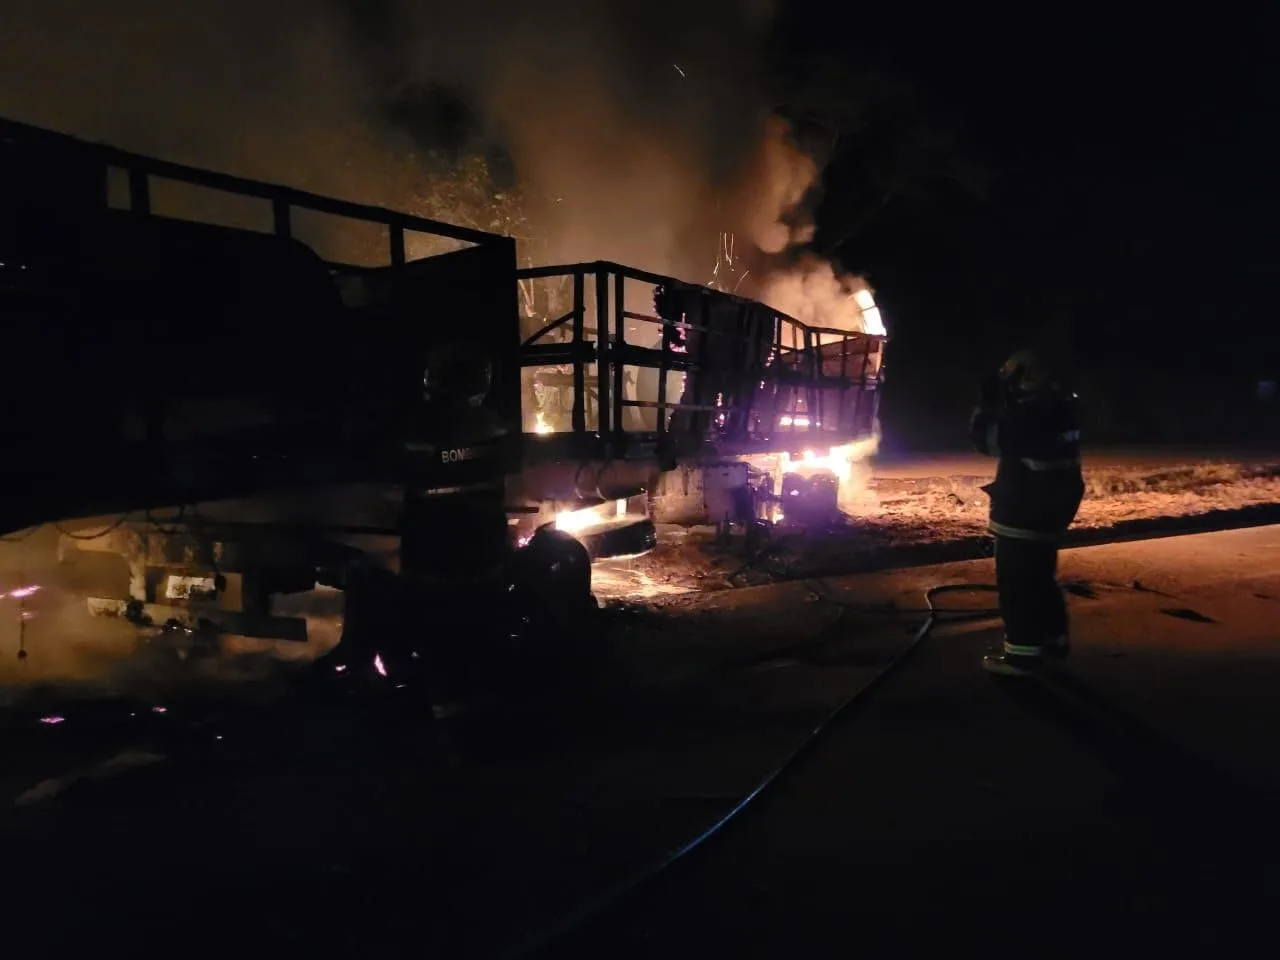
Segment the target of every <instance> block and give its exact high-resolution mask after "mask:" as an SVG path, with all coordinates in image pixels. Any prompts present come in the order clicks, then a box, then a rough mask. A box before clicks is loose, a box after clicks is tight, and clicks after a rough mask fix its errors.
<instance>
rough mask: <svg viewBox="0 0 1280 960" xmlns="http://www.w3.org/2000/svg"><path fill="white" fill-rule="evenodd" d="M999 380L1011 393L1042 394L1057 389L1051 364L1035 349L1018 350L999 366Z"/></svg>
mask: <svg viewBox="0 0 1280 960" xmlns="http://www.w3.org/2000/svg"><path fill="white" fill-rule="evenodd" d="M1000 382H1001V383H1003V384H1004V386H1005V388H1006V389H1007V390H1009V391H1010V392H1012V393H1020V394H1043V393H1054V392H1056V391H1057V390H1058V389H1059V384H1058V377H1057V374H1056V373H1055V371H1054V369H1053V367H1052V365H1051V364H1050V363H1049V362H1048V361H1047V360H1046V359H1045V358H1044V355H1043V354H1041V353H1040V352H1039V351H1037V350H1019V351H1018V352H1017V353H1015V354H1014V355H1013V356H1011V357H1010V358H1009V359H1008V360H1006V361H1005V362H1004V365H1003V366H1002V367H1001V368H1000Z"/></svg>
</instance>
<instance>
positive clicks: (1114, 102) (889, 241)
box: [789, 5, 1280, 439]
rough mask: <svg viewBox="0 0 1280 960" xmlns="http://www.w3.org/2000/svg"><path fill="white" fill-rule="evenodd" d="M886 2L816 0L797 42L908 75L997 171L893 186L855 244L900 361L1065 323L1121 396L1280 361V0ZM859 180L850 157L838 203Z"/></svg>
mask: <svg viewBox="0 0 1280 960" xmlns="http://www.w3.org/2000/svg"><path fill="white" fill-rule="evenodd" d="M802 6H803V5H802ZM860 6H861V5H860ZM878 7H879V8H877V7H870V8H868V7H862V9H860V10H858V11H857V13H856V16H855V14H854V13H853V12H852V11H850V12H849V13H848V14H847V17H846V20H845V22H844V23H841V22H840V21H839V20H838V19H837V20H832V19H831V17H830V15H828V16H827V18H826V19H825V20H823V21H822V22H823V29H822V30H820V31H814V30H812V29H811V28H808V29H806V27H805V25H804V24H805V21H806V18H805V16H804V14H803V13H802V12H801V11H800V9H799V8H796V9H795V11H794V13H793V14H792V15H791V16H790V18H789V19H790V22H791V23H792V24H793V25H795V27H794V29H793V30H792V36H791V39H790V41H789V42H790V43H791V45H792V46H793V48H794V49H795V50H797V51H801V50H804V49H805V48H809V47H818V48H825V50H826V52H828V53H833V52H836V51H838V50H839V49H841V48H842V47H847V49H848V50H849V55H850V56H855V57H868V58H870V59H872V60H873V61H875V62H877V63H879V64H881V65H882V66H883V67H884V68H885V69H887V70H890V71H893V72H895V73H897V74H900V75H902V76H903V77H905V78H907V79H908V80H909V81H910V82H911V83H912V84H913V85H914V86H915V87H916V88H917V89H918V91H919V93H920V95H921V97H922V99H923V100H925V101H927V103H928V104H929V108H930V109H931V110H933V111H936V113H937V115H938V116H940V117H942V118H944V119H946V120H948V121H956V122H958V124H959V126H960V127H961V128H962V129H963V131H964V134H965V138H966V141H967V145H968V148H969V149H971V150H972V151H973V154H974V156H976V157H977V158H979V160H980V162H981V164H982V165H983V166H984V168H985V169H986V171H987V173H988V175H989V178H990V179H989V181H988V183H987V186H986V189H985V191H983V195H982V196H976V195H974V194H972V193H970V192H966V191H962V190H958V189H955V188H952V187H949V186H947V185H945V184H944V185H940V186H939V187H937V188H936V189H933V190H931V191H930V192H931V197H930V198H929V200H928V201H927V202H901V203H899V202H895V201H890V203H889V204H888V205H886V206H885V207H884V209H883V210H882V211H881V213H880V214H879V215H878V216H877V217H876V218H875V219H874V220H872V221H871V222H870V223H869V224H868V226H867V227H866V228H865V229H864V230H863V231H862V232H861V233H860V234H859V236H858V237H857V238H856V239H855V240H853V241H851V242H849V243H846V244H845V245H843V246H842V248H841V250H840V253H841V255H842V257H843V258H844V259H845V261H846V262H847V263H848V265H849V266H851V267H855V268H858V269H863V270H865V271H867V272H868V273H869V275H870V276H871V279H872V281H873V283H875V285H876V286H877V288H878V289H879V291H880V296H881V301H882V303H883V304H884V306H885V307H886V312H887V314H888V316H889V317H890V323H891V324H892V329H891V331H890V332H891V335H892V336H893V337H894V343H893V347H892V349H893V351H894V352H893V353H891V355H890V356H891V358H893V359H894V360H896V369H898V370H899V371H901V370H902V369H903V368H904V365H905V368H906V370H907V371H908V373H910V374H911V375H912V376H913V377H917V376H920V375H923V373H924V372H925V371H934V372H937V371H939V370H943V368H950V369H954V368H957V367H959V368H966V367H968V366H969V365H971V364H973V365H982V364H991V363H996V362H998V361H999V359H1000V354H1001V353H1002V352H1006V351H1007V350H1009V349H1012V348H1015V347H1017V346H1018V345H1019V344H1020V343H1021V342H1024V341H1028V340H1034V339H1038V338H1046V339H1047V342H1049V343H1052V344H1056V345H1064V346H1063V349H1064V351H1065V352H1066V353H1068V354H1069V355H1070V356H1071V357H1072V358H1073V361H1072V362H1074V363H1075V364H1076V365H1077V366H1079V367H1083V369H1084V370H1085V372H1086V373H1087V374H1088V375H1089V376H1092V378H1093V382H1097V383H1099V384H1105V385H1106V386H1107V389H1108V392H1109V393H1110V394H1113V395H1114V394H1116V392H1117V391H1119V392H1120V393H1123V391H1124V380H1125V378H1126V377H1133V376H1136V377H1137V378H1138V379H1141V378H1142V377H1144V376H1146V375H1147V374H1148V372H1149V371H1160V372H1167V373H1169V374H1170V375H1172V374H1175V373H1176V374H1179V375H1180V374H1185V373H1204V372H1212V373H1214V374H1215V375H1218V374H1221V375H1223V376H1229V375H1232V374H1238V376H1239V379H1240V380H1241V381H1244V380H1246V379H1247V380H1250V381H1252V382H1255V383H1256V380H1257V379H1260V378H1263V377H1266V376H1271V377H1275V376H1277V375H1280V334H1278V333H1277V331H1276V325H1275V319H1274V316H1273V315H1274V312H1275V309H1276V308H1275V307H1274V306H1273V298H1274V293H1273V291H1274V290H1275V289H1276V281H1277V280H1280V270H1278V269H1277V265H1278V262H1280V240H1278V239H1277V230H1276V223H1277V214H1280V200H1278V199H1277V196H1278V193H1280V191H1278V189H1277V183H1276V171H1278V170H1280V130H1278V129H1277V122H1276V121H1277V117H1278V116H1280V113H1278V112H1277V110H1278V108H1280V79H1278V77H1277V72H1276V67H1275V57H1274V49H1272V48H1271V45H1272V44H1273V42H1274V38H1275V36H1276V35H1277V34H1276V32H1275V28H1276V26H1277V18H1276V16H1275V15H1274V14H1269V15H1264V14H1262V13H1253V14H1249V15H1236V16H1231V17H1223V18H1222V19H1220V20H1215V21H1210V20H1206V19H1196V20H1191V19H1185V18H1184V19H1178V18H1177V17H1174V16H1171V15H1160V16H1155V15H1152V16H1148V17H1142V18H1135V17H1134V15H1132V14H1125V13H1118V12H1115V11H1113V12H1112V13H1110V14H1108V15H1106V16H1101V17H1100V16H1091V15H1086V14H1085V13H1084V12H1083V11H1081V10H1080V9H1079V8H1075V9H1073V8H1065V7H1064V8H1062V9H1063V10H1064V12H1065V11H1070V16H1061V15H1060V16H1056V17H1055V16H1052V15H1051V14H1050V13H1049V12H1048V11H1049V8H1039V7H1035V8H1031V7H1028V8H1026V9H1027V13H1026V14H1025V15H1024V16H1023V18H1021V19H1019V18H1013V17H1010V16H1009V15H1008V14H1007V13H1003V14H1001V13H987V14H983V13H979V12H974V11H972V10H963V9H960V7H959V5H948V6H946V7H942V6H939V7H938V8H937V9H930V10H929V12H928V13H927V15H926V14H925V13H924V12H923V11H918V10H907V9H904V8H902V7H900V6H889V5H878ZM938 10H949V12H943V13H939V12H938ZM815 16H816V15H815ZM1126 18H1127V19H1126ZM840 176H841V173H840V162H839V161H837V164H836V166H835V167H834V168H833V169H832V171H831V172H830V175H829V178H830V180H831V190H830V191H829V193H830V194H831V200H830V202H831V203H833V204H838V202H839V199H838V195H839V193H840V188H841V184H840V183H839V179H840ZM828 214H829V215H830V216H835V217H838V215H839V211H836V210H829V211H828ZM820 223H821V217H820ZM895 321H896V322H895ZM971 332H972V333H974V334H976V335H975V336H970V333H971ZM1133 371H1136V374H1135V373H1133ZM944 372H945V371H944ZM966 374H967V371H966ZM963 375H965V374H959V373H957V374H956V375H955V376H953V377H951V378H950V384H951V385H949V386H947V387H942V386H939V388H938V389H939V390H949V391H950V392H951V393H952V394H954V391H955V390H956V389H957V386H956V385H958V384H959V383H960V382H961V381H962V377H963ZM972 375H974V376H976V372H975V373H973V374H972ZM941 379H942V380H943V381H946V380H948V378H947V377H946V376H943V377H942V378H941ZM891 380H892V368H891ZM890 387H891V393H890V396H891V397H893V399H894V400H895V401H898V403H897V406H899V407H900V408H902V409H903V410H905V409H906V407H911V408H912V413H911V414H910V415H911V416H916V417H918V416H922V415H924V414H925V412H926V411H925V410H924V407H927V406H929V402H928V401H926V400H920V401H919V403H912V404H906V405H904V404H902V403H901V402H900V401H901V400H902V389H901V388H900V387H899V388H898V390H897V391H896V394H895V393H894V391H893V390H892V388H893V387H894V384H893V383H891V384H890ZM1113 402H1114V403H1121V401H1113ZM953 404H954V398H953V396H947V395H939V396H937V397H936V402H935V404H934V405H935V406H937V407H939V408H941V407H942V406H950V405H953ZM917 408H919V409H918V410H917ZM889 419H890V420H892V419H893V416H892V411H890V416H889ZM900 419H901V418H900ZM1112 419H1118V417H1116V416H1113V417H1112ZM1152 439H1164V438H1157V437H1152Z"/></svg>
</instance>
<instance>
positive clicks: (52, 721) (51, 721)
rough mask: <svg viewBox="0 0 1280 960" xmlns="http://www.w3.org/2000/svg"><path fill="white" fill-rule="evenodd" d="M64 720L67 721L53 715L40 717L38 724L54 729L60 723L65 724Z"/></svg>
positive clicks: (64, 718)
mask: <svg viewBox="0 0 1280 960" xmlns="http://www.w3.org/2000/svg"><path fill="white" fill-rule="evenodd" d="M66 719H67V718H66V717H60V716H58V715H57V714H56V713H55V714H52V715H51V716H48V717H41V718H40V722H41V723H45V724H48V725H49V726H51V727H55V726H57V725H58V724H60V723H65V722H66Z"/></svg>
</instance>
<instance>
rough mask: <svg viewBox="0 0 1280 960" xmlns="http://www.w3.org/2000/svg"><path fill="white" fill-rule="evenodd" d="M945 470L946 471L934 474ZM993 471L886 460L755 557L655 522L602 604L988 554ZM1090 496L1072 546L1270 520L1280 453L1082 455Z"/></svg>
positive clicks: (978, 463)
mask: <svg viewBox="0 0 1280 960" xmlns="http://www.w3.org/2000/svg"><path fill="white" fill-rule="evenodd" d="M931 468H937V470H938V471H946V472H945V473H939V474H938V475H931V474H933V473H935V470H934V469H931ZM993 475H994V464H993V462H992V461H990V460H988V459H985V458H977V457H959V456H957V457H951V458H942V459H939V460H937V461H936V462H934V463H930V462H929V461H924V462H915V463H911V464H902V463H896V464H891V465H886V467H885V468H884V469H883V470H877V471H875V473H874V474H873V476H872V478H871V480H870V482H869V484H868V486H867V488H866V490H865V491H863V493H862V494H861V496H859V497H858V498H857V505H856V507H855V508H854V509H853V510H852V511H851V512H850V513H849V514H848V515H845V516H843V517H841V518H839V520H838V521H837V522H834V523H832V524H831V525H830V526H828V527H827V528H826V529H812V528H802V527H798V526H792V525H789V524H788V523H787V522H786V521H784V522H783V523H782V524H779V525H778V526H777V528H776V529H775V541H774V543H773V544H772V545H771V546H770V548H769V549H768V550H766V551H765V553H764V554H762V555H759V556H756V557H754V558H753V557H749V556H748V555H747V553H746V550H745V546H744V543H743V541H742V539H741V537H735V538H732V539H730V540H728V541H718V540H717V539H716V538H715V534H714V531H713V530H711V529H709V528H706V527H692V528H684V527H675V526H664V527H660V528H659V536H658V541H659V545H658V547H657V549H655V550H653V551H652V552H650V553H649V554H646V555H645V556H643V557H639V558H636V559H632V560H623V561H606V562H604V563H600V564H597V565H596V574H595V584H596V594H597V596H598V597H600V598H602V599H605V600H627V599H631V600H642V599H643V600H654V599H660V598H662V597H669V596H672V595H678V594H681V593H686V592H690V591H695V590H698V591H701V590H716V589H726V588H730V587H738V586H742V585H744V584H758V583H767V582H772V581H775V580H779V579H787V578H792V577H796V576H806V575H814V574H823V575H827V574H836V573H841V572H856V571H860V570H869V569H876V568H878V567H887V566H894V565H902V564H904V563H906V564H910V563H921V562H944V561H948V560H957V559H964V558H968V557H979V556H983V555H984V554H985V553H986V552H987V551H988V550H989V544H988V543H987V541H986V521H987V508H988V499H987V495H986V494H985V493H984V492H983V491H982V489H981V487H982V486H983V485H984V484H986V483H988V482H990V480H991V478H992V476H993ZM1085 483H1086V492H1085V500H1084V503H1083V504H1082V505H1081V508H1080V513H1079V516H1078V518H1077V520H1076V523H1075V526H1074V528H1073V537H1075V538H1076V541H1075V542H1102V541H1104V540H1106V539H1108V538H1109V537H1112V536H1122V535H1126V534H1127V533H1129V532H1130V531H1133V530H1139V529H1142V528H1144V527H1146V526H1149V525H1159V524H1163V523H1165V522H1166V521H1172V520H1178V521H1187V520H1192V519H1195V518H1205V519H1206V520H1207V519H1209V518H1213V517H1220V518H1221V520H1222V524H1221V525H1222V526H1230V525H1232V518H1233V516H1235V517H1250V518H1253V517H1255V516H1256V517H1259V518H1261V519H1275V518H1270V517H1267V516H1265V514H1266V511H1268V510H1269V509H1271V508H1272V507H1275V508H1277V510H1278V511H1280V459H1275V458H1256V459H1251V460H1242V459H1237V460H1220V459H1214V458H1208V457H1205V456H1203V455H1201V456H1200V457H1198V458H1197V457H1194V456H1187V458H1186V459H1185V460H1183V459H1179V458H1178V457H1176V456H1173V455H1169V454H1165V455H1154V454H1141V455H1132V456H1121V455H1114V454H1113V455H1106V456H1098V457H1096V458H1093V459H1089V458H1086V461H1085Z"/></svg>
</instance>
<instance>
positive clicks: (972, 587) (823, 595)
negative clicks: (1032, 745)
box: [503, 580, 1000, 960]
mask: <svg viewBox="0 0 1280 960" xmlns="http://www.w3.org/2000/svg"><path fill="white" fill-rule="evenodd" d="M806 586H807V587H809V590H810V591H811V592H812V593H813V594H814V595H815V596H817V597H818V598H819V599H820V600H821V601H823V602H825V603H830V604H833V605H835V606H837V607H840V608H841V610H842V611H849V612H853V613H863V614H868V615H876V616H885V615H894V616H923V617H924V620H923V622H922V623H921V624H920V626H919V628H918V629H917V630H916V631H915V633H914V634H913V635H912V638H911V640H910V641H909V642H908V643H907V645H906V647H904V648H903V649H902V650H901V651H900V652H899V653H898V654H897V655H896V656H894V657H893V658H892V659H891V660H890V661H889V662H888V663H886V664H885V665H884V666H882V667H881V668H880V669H879V670H878V671H877V672H876V673H875V674H874V675H873V676H872V677H871V679H869V680H868V681H867V682H866V683H864V684H863V685H862V686H860V687H858V688H857V689H856V690H854V691H853V692H852V693H851V694H849V696H847V697H845V699H844V700H842V701H841V702H840V703H839V704H838V705H837V706H836V707H835V708H834V709H833V710H832V711H831V712H830V713H828V714H827V715H826V716H825V717H824V718H823V719H822V720H821V721H820V722H819V723H818V725H817V726H816V727H814V728H813V729H812V730H811V731H810V732H809V734H808V735H807V736H806V737H805V738H804V740H802V741H801V742H800V744H799V745H798V746H797V747H796V748H795V749H794V750H792V751H791V753H790V754H788V755H787V757H786V758H785V759H784V760H783V761H782V762H781V763H780V764H778V765H777V766H775V767H774V768H773V769H772V770H770V771H769V772H768V773H767V774H766V775H765V776H764V778H763V779H761V780H760V781H759V782H758V783H757V784H756V786H755V787H753V788H752V789H751V790H750V791H749V792H748V793H747V794H746V795H745V796H743V797H742V798H741V799H739V800H738V801H737V802H736V803H734V805H733V806H732V807H731V808H730V809H729V810H728V812H726V813H725V814H723V815H722V816H721V817H720V818H719V819H718V820H716V821H715V822H714V823H712V824H711V825H710V826H709V827H707V828H706V829H705V830H703V831H702V832H701V833H699V834H698V835H697V836H695V837H694V838H693V839H692V840H689V841H688V842H686V843H684V844H683V845H681V846H679V847H677V848H676V849H675V850H672V851H670V852H669V853H666V854H664V855H663V856H662V857H660V858H659V859H658V860H656V861H655V862H653V863H651V864H648V865H647V866H646V867H644V868H643V869H641V870H640V871H638V872H637V873H635V874H633V875H631V876H629V877H627V878H626V879H624V880H623V881H621V882H620V883H617V884H615V885H614V886H612V887H610V888H608V889H606V890H605V891H604V892H603V893H601V894H600V895H598V896H596V897H593V898H592V899H590V900H589V901H587V902H585V903H583V904H580V905H579V906H578V907H577V908H575V909H574V910H572V911H570V912H569V913H567V914H565V915H564V916H562V917H560V918H559V919H558V920H557V921H556V922H555V923H554V924H552V925H551V926H550V927H549V928H547V929H545V930H543V931H540V932H539V933H538V934H537V935H535V936H534V937H532V938H530V939H528V940H525V941H523V942H522V943H520V944H518V945H517V946H515V947H514V948H512V949H510V950H508V951H506V952H505V953H504V954H503V956H504V957H510V958H513V960H514V958H526V957H537V956H542V955H544V954H545V953H546V952H547V951H548V950H550V949H551V948H552V947H553V946H554V945H555V944H557V943H558V942H560V941H561V940H563V939H564V938H565V937H567V936H569V935H570V934H572V933H573V932H575V931H576V930H579V929H581V928H583V927H584V926H586V925H587V924H588V923H590V922H592V921H594V920H596V919H597V918H599V917H601V916H602V915H604V914H605V913H606V912H607V911H608V910H610V909H611V908H613V907H614V906H616V905H617V904H619V903H620V902H621V901H622V900H624V899H625V898H627V897H629V896H631V895H632V894H634V893H636V892H637V891H639V890H640V889H641V888H643V887H646V886H648V885H649V884H650V883H651V882H653V881H654V880H656V879H657V878H658V877H660V876H662V875H664V874H666V873H667V872H668V871H669V870H671V869H672V868H673V867H676V866H677V865H680V864H684V863H687V862H689V861H690V860H691V859H692V856H693V855H694V854H695V853H698V852H700V851H702V850H704V849H705V848H706V847H707V846H708V845H709V844H710V842H711V841H712V840H714V839H716V838H717V837H720V836H722V835H723V834H724V833H725V832H726V830H727V828H728V827H730V826H731V825H733V824H735V823H737V822H739V821H740V820H741V819H742V815H743V814H744V813H745V812H746V811H747V810H748V809H750V808H752V807H753V806H755V805H756V803H757V801H758V800H759V799H760V798H761V797H762V796H764V795H765V794H767V793H768V792H770V791H771V790H772V789H773V788H774V787H776V786H777V785H778V784H779V782H780V781H782V780H783V779H784V778H785V777H786V776H787V775H788V774H790V773H791V772H793V771H794V770H795V769H796V768H797V767H798V765H799V763H800V761H801V760H802V759H803V758H804V757H805V756H807V755H808V754H809V753H811V752H812V751H813V749H814V748H815V747H817V746H818V744H819V743H820V742H821V740H822V739H823V738H824V736H825V735H826V734H828V733H829V732H830V731H831V730H832V728H833V727H834V726H835V725H836V723H837V722H838V721H841V720H844V719H847V718H849V717H851V716H852V715H853V714H855V713H856V711H857V710H858V709H859V708H860V707H861V706H863V705H864V704H865V703H866V701H867V699H868V697H869V695H870V694H871V693H872V692H873V691H874V690H875V689H876V688H877V687H879V686H880V685H882V684H883V683H884V682H885V680H887V679H888V677H889V676H890V675H891V674H893V673H894V672H895V671H896V670H897V669H898V668H899V667H901V666H903V665H904V664H906V663H907V661H908V660H910V658H911V657H912V655H913V654H915V653H916V651H917V650H919V648H920V646H921V645H922V644H923V643H924V641H925V640H926V639H927V638H928V636H929V634H930V633H931V632H932V631H933V628H934V627H935V626H937V625H938V624H939V623H960V622H965V621H969V620H984V619H989V618H991V617H994V616H998V615H999V612H1000V611H999V610H998V609H997V608H994V607H985V608H969V609H959V610H942V609H939V608H938V607H936V606H935V604H934V601H935V600H936V599H937V598H938V597H939V596H941V595H943V594H953V593H973V592H982V593H994V592H995V589H996V588H995V585H994V584H990V583H951V584H939V585H935V586H932V587H930V588H929V589H927V590H926V591H925V593H924V601H925V602H924V606H922V607H913V608H907V607H884V606H876V605H870V604H860V603H857V602H854V601H847V600H842V599H839V598H836V597H834V596H832V595H831V594H830V593H829V592H828V591H827V590H826V586H825V584H822V582H821V581H819V580H811V581H807V582H806ZM815 587H817V589H815Z"/></svg>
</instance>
